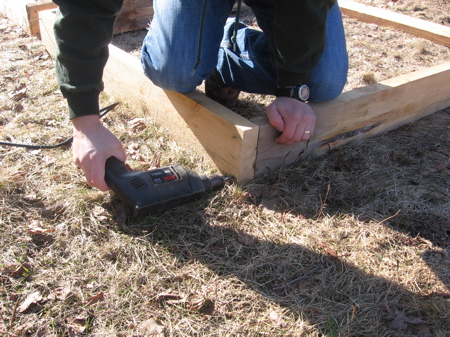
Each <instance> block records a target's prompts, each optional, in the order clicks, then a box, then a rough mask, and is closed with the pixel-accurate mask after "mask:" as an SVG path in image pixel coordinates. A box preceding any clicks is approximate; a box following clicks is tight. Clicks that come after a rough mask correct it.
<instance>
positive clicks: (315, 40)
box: [274, 0, 336, 87]
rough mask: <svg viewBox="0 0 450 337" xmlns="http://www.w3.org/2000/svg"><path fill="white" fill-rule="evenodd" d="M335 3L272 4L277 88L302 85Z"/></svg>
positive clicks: (322, 41) (315, 59)
mask: <svg viewBox="0 0 450 337" xmlns="http://www.w3.org/2000/svg"><path fill="white" fill-rule="evenodd" d="M335 3H336V0H283V1H275V20H274V36H275V45H276V50H275V63H276V65H277V85H278V86H279V87H286V86H293V85H297V84H300V83H305V82H306V81H307V80H308V75H309V74H308V73H309V70H310V69H311V68H313V67H314V66H315V65H316V64H317V63H318V62H319V60H320V57H321V56H322V53H323V50H324V48H325V42H326V20H327V16H328V13H329V11H330V9H331V7H332V6H333V5H334V4H335Z"/></svg>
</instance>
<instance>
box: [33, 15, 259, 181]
mask: <svg viewBox="0 0 450 337" xmlns="http://www.w3.org/2000/svg"><path fill="white" fill-rule="evenodd" d="M39 16H40V18H41V20H40V24H41V31H42V41H43V43H44V45H45V46H46V47H47V50H48V51H49V53H50V54H51V55H55V51H56V48H55V47H56V45H55V41H54V36H53V31H52V30H51V27H53V22H54V20H55V11H54V10H50V11H44V12H41V13H40V14H39ZM109 50H110V56H109V59H108V62H107V64H106V67H105V70H104V75H103V80H104V82H105V93H107V94H108V95H111V96H112V97H114V98H115V99H118V100H119V101H121V102H123V103H126V104H128V105H129V106H131V107H132V108H133V109H135V110H136V111H137V112H139V113H140V114H141V115H143V116H144V115H150V116H152V117H154V118H155V120H156V122H157V123H158V124H160V125H161V126H162V127H164V128H165V129H167V130H169V131H170V135H171V137H172V138H173V139H174V140H176V141H177V142H178V143H179V144H181V145H182V146H184V147H186V148H189V149H190V150H193V151H195V152H196V153H197V154H199V155H202V156H204V157H205V158H206V159H208V158H209V159H210V160H212V162H213V163H214V164H215V165H216V166H217V168H218V169H219V170H220V171H221V172H222V173H223V174H229V175H233V176H234V177H236V179H237V181H239V182H243V181H246V180H248V179H252V178H253V177H254V164H255V160H256V148H257V141H258V133H259V127H258V126H257V125H255V124H254V123H252V122H251V121H249V120H248V119H246V118H244V117H242V116H239V115H238V114H236V113H234V112H233V111H231V110H229V109H227V108H225V107H224V106H222V105H220V104H218V103H217V102H214V101H213V100H211V99H209V98H208V97H206V96H205V95H204V94H202V93H200V92H198V91H194V92H191V93H188V94H180V93H176V92H171V91H166V90H163V89H161V88H159V87H157V86H155V85H154V84H153V83H152V82H151V81H150V80H149V79H148V78H147V77H146V76H145V75H144V73H143V70H142V66H141V64H140V61H139V60H138V59H137V58H135V57H133V56H131V55H130V54H128V53H126V52H125V51H123V50H121V49H119V48H117V47H115V46H113V45H110V46H109Z"/></svg>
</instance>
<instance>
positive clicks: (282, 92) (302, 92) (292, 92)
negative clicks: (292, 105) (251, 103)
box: [275, 84, 309, 102]
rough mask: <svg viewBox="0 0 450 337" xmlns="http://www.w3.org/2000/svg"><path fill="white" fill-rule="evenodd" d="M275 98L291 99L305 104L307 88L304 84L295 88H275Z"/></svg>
mask: <svg viewBox="0 0 450 337" xmlns="http://www.w3.org/2000/svg"><path fill="white" fill-rule="evenodd" d="M275 96H276V97H291V98H295V99H298V100H299V101H302V102H306V101H307V100H308V99H309V87H308V86H307V85H306V84H299V85H296V86H295V87H284V88H280V87H277V89H276V91H275Z"/></svg>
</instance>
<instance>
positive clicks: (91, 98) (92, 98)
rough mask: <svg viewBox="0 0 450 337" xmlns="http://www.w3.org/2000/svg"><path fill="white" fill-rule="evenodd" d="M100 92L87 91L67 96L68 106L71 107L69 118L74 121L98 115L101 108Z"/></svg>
mask: <svg viewBox="0 0 450 337" xmlns="http://www.w3.org/2000/svg"><path fill="white" fill-rule="evenodd" d="M99 95H100V92H98V91H96V90H93V91H85V92H76V93H70V94H67V95H66V98H67V104H68V105H69V118H70V119H73V118H76V117H81V116H88V115H98V114H99V110H100V106H99V103H98V97H99Z"/></svg>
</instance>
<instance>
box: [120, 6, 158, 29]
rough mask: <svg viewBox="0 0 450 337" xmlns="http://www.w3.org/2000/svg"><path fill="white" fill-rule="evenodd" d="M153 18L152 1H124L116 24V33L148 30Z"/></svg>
mask: <svg viewBox="0 0 450 337" xmlns="http://www.w3.org/2000/svg"><path fill="white" fill-rule="evenodd" d="M152 17H153V1H152V0H124V3H123V6H122V10H121V11H120V13H119V15H118V16H117V19H116V22H115V24H114V33H115V34H118V33H125V32H131V31H135V30H139V29H144V28H147V26H148V25H149V23H150V19H151V18H152Z"/></svg>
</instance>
